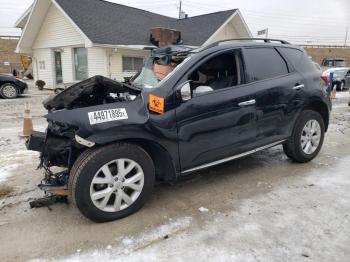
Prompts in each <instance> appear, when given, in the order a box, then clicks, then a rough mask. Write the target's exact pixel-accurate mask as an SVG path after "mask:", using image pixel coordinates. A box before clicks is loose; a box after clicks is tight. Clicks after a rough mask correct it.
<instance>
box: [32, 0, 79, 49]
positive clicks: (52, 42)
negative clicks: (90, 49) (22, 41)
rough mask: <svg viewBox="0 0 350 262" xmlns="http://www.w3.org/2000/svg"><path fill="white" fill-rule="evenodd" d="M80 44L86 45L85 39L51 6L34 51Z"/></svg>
mask: <svg viewBox="0 0 350 262" xmlns="http://www.w3.org/2000/svg"><path fill="white" fill-rule="evenodd" d="M78 44H84V39H83V37H82V36H81V35H80V33H79V32H78V31H77V30H76V29H75V28H74V26H73V25H72V24H71V22H70V21H69V20H68V19H67V18H66V17H65V16H64V15H63V13H62V12H61V11H60V10H58V9H57V8H56V7H55V6H54V5H53V4H51V5H50V7H49V10H48V13H47V15H46V18H45V20H44V21H43V23H42V26H41V29H40V31H39V33H38V35H37V37H36V40H35V42H34V45H33V49H37V48H47V47H60V46H70V45H78Z"/></svg>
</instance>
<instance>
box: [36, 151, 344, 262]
mask: <svg viewBox="0 0 350 262" xmlns="http://www.w3.org/2000/svg"><path fill="white" fill-rule="evenodd" d="M349 169H350V156H347V157H345V158H343V159H341V160H339V161H338V162H337V164H336V165H334V166H333V167H325V168H323V169H318V170H315V169H313V170H311V171H310V172H309V173H308V174H307V175H306V176H305V177H302V179H300V178H299V179H294V180H293V181H292V183H288V184H281V185H280V186H279V187H278V188H276V189H274V190H272V191H271V192H269V193H267V194H263V195H257V196H254V197H252V198H250V199H246V200H245V201H243V202H242V204H241V205H240V207H239V208H238V209H237V210H234V211H227V212H226V213H220V212H216V214H213V216H212V218H211V219H209V220H208V221H207V222H206V223H205V224H204V225H201V224H200V223H196V222H194V221H193V220H192V219H191V218H180V219H178V220H173V221H169V223H168V224H165V225H161V226H160V227H158V228H156V229H155V230H151V231H147V230H146V231H145V232H141V233H140V234H139V235H136V236H131V237H124V238H123V239H122V240H121V241H120V240H118V241H117V243H116V244H113V243H111V245H109V246H107V247H106V248H105V249H96V250H92V251H86V252H84V250H83V251H81V252H79V253H76V254H74V255H72V256H69V257H65V258H61V259H58V260H49V261H59V262H68V261H73V262H78V261H84V262H89V261H105V262H112V261H193V260H196V261H204V260H205V261H244V262H250V261H286V258H288V261H304V260H305V261H348V258H349V257H350V250H349V246H348V240H349V235H350V222H349V221H350V210H349V206H350V205H349V204H350V203H349V199H350V191H349V190H348V189H349V186H348V185H350V173H349V171H348V170H349ZM290 179H293V178H290ZM290 184H292V186H291V185H290ZM334 194H335V195H334ZM334 197H336V199H337V201H336V202H333V204H332V205H329V201H331V202H332V198H334ZM298 209H302V210H303V216H300V214H297V213H296V212H295V210H298ZM340 210H342V211H344V210H348V211H349V212H347V213H344V212H339V211H340ZM325 218H326V219H325ZM340 221H342V222H341V223H339V222H340ZM339 224H341V225H342V226H339ZM330 243H331V244H330ZM326 258H327V259H326ZM39 261H40V262H43V261H45V260H40V259H39V260H36V262H39Z"/></svg>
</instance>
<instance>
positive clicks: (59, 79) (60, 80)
mask: <svg viewBox="0 0 350 262" xmlns="http://www.w3.org/2000/svg"><path fill="white" fill-rule="evenodd" d="M54 55H55V72H56V84H61V83H63V77H62V60H61V52H58V51H55V52H54Z"/></svg>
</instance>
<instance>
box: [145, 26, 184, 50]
mask: <svg viewBox="0 0 350 262" xmlns="http://www.w3.org/2000/svg"><path fill="white" fill-rule="evenodd" d="M150 41H151V43H152V44H153V45H156V46H159V47H164V46H167V45H176V44H179V43H180V42H181V32H180V31H178V30H175V29H169V28H164V27H154V28H151V35H150Z"/></svg>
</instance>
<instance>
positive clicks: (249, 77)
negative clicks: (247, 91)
mask: <svg viewBox="0 0 350 262" xmlns="http://www.w3.org/2000/svg"><path fill="white" fill-rule="evenodd" d="M259 48H272V49H274V50H275V51H276V52H277V54H278V55H279V56H280V57H281V58H282V60H283V61H284V62H285V63H286V67H287V74H283V75H278V76H274V77H269V78H265V79H262V80H252V78H251V73H250V74H249V73H248V71H247V72H246V83H247V84H249V83H259V82H264V81H269V80H272V79H278V78H281V77H285V76H288V75H290V74H292V73H293V72H295V71H293V70H292V69H293V68H292V66H291V64H290V63H289V61H288V60H287V59H286V58H285V57H284V56H283V55H282V54H281V52H279V51H278V49H277V48H276V47H275V46H249V47H244V48H242V49H243V50H242V54H243V60H244V61H246V52H245V51H246V50H247V49H259ZM246 65H248V67H246V68H249V62H248V63H246Z"/></svg>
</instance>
